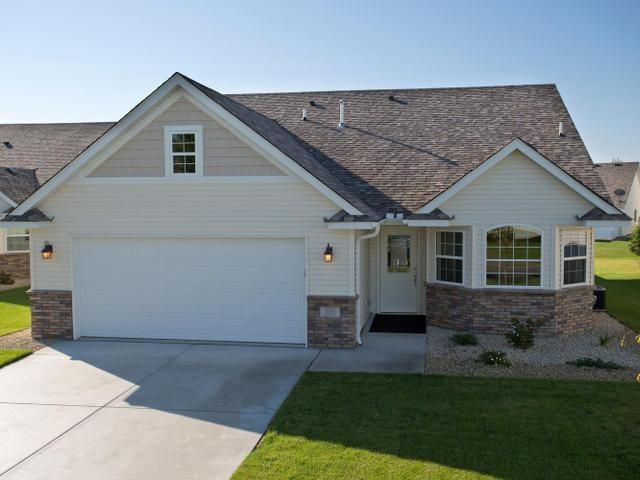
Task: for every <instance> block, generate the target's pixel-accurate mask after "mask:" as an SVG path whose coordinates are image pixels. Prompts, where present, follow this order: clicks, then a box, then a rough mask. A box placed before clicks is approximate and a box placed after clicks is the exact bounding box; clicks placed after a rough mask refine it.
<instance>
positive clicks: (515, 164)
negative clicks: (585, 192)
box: [440, 150, 593, 224]
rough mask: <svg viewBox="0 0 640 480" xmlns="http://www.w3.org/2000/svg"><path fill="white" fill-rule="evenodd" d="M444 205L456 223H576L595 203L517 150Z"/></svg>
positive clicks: (445, 210)
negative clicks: (577, 217) (577, 216)
mask: <svg viewBox="0 0 640 480" xmlns="http://www.w3.org/2000/svg"><path fill="white" fill-rule="evenodd" d="M440 208H441V209H442V210H443V211H444V212H445V213H447V214H448V215H455V222H456V223H464V222H470V221H473V222H475V223H502V222H517V223H538V224H545V223H548V224H558V223H560V224H573V223H576V215H583V214H584V213H586V212H587V211H589V210H590V209H591V208H593V205H592V204H591V203H590V202H588V201H587V200H586V199H585V198H584V197H582V196H581V195H579V194H578V193H577V192H575V191H574V190H573V189H571V188H569V187H568V186H567V185H566V184H564V183H563V182H561V181H560V180H559V179H557V178H556V177H555V176H553V175H551V174H550V173H549V172H547V171H545V170H544V169H543V168H542V167H540V166H539V165H538V164H537V163H535V162H534V161H533V160H531V159H530V158H529V157H527V156H526V155H525V154H524V153H522V152H520V151H518V150H516V151H514V152H512V153H510V154H509V155H508V156H507V157H506V158H504V159H503V160H502V161H500V162H499V163H497V164H496V165H495V166H493V167H492V168H491V169H489V170H488V171H486V172H484V173H483V174H482V175H481V176H480V177H478V178H477V179H476V180H474V181H473V182H471V183H470V184H469V185H467V186H466V187H465V188H463V189H462V190H460V191H459V192H458V193H456V194H455V195H454V196H453V197H451V198H450V199H448V200H447V201H446V202H444V203H443V204H442V206H441V207H440Z"/></svg>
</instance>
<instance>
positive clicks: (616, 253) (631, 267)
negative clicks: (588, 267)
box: [595, 241, 640, 332]
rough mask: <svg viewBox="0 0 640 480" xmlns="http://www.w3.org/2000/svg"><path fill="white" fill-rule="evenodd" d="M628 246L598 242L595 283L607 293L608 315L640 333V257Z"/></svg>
mask: <svg viewBox="0 0 640 480" xmlns="http://www.w3.org/2000/svg"><path fill="white" fill-rule="evenodd" d="M628 245H629V242H622V241H616V242H596V272H595V273H596V283H598V284H600V285H603V286H604V287H605V288H606V289H607V311H608V312H609V314H610V315H611V316H613V317H615V318H616V319H617V320H618V321H620V322H622V323H624V324H625V325H627V326H628V327H630V328H632V329H633V330H635V331H636V332H640V294H639V292H640V257H637V256H635V255H633V254H632V253H631V252H630V251H629V247H628Z"/></svg>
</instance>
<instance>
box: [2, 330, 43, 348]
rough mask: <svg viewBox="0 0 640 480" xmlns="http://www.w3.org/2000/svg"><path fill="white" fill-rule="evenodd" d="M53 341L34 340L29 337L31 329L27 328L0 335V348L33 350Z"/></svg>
mask: <svg viewBox="0 0 640 480" xmlns="http://www.w3.org/2000/svg"><path fill="white" fill-rule="evenodd" d="M53 342H54V340H34V339H33V338H31V329H30V328H27V329H25V330H20V331H19V332H14V333H10V334H9V335H3V336H2V337H0V350H8V349H24V350H33V351H35V350H40V349H41V348H44V347H46V346H47V345H51V344H52V343H53Z"/></svg>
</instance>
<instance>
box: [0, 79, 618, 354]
mask: <svg viewBox="0 0 640 480" xmlns="http://www.w3.org/2000/svg"><path fill="white" fill-rule="evenodd" d="M560 123H561V124H562V127H561V128H560V130H561V131H560V132H559V125H560ZM79 128H80V127H79ZM61 144H62V145H64V141H61V142H56V146H55V147H54V150H55V148H63V146H62V145H61ZM89 144H90V145H89ZM87 146H88V147H87V148H86V149H85V150H83V151H82V153H80V154H79V155H78V156H77V157H76V158H75V159H74V160H73V161H72V162H71V163H69V164H68V165H67V166H66V167H65V168H63V169H62V170H60V171H59V172H58V173H57V174H56V175H54V176H53V177H52V178H50V179H49V180H48V181H47V182H46V183H44V184H42V185H41V186H40V188H39V189H38V190H36V191H35V192H34V193H32V194H31V195H30V196H29V197H28V198H26V199H25V200H24V201H22V202H21V203H20V204H19V205H18V206H17V207H15V208H14V209H13V210H12V211H11V212H9V214H8V215H7V216H6V217H5V219H4V221H3V222H2V224H3V225H5V226H6V227H12V228H28V229H30V231H31V250H32V253H33V265H32V288H33V291H32V293H31V302H32V310H33V332H34V335H35V336H58V337H66V338H72V337H73V338H78V337H126V338H155V339H189V340H213V341H240V342H271V343H287V344H301V345H308V346H319V347H352V346H355V345H356V344H357V342H358V341H359V335H360V330H361V329H362V328H363V326H364V324H365V322H366V321H367V319H368V318H369V316H370V315H371V314H373V313H377V312H386V313H404V314H406V313H422V314H426V316H427V319H428V321H429V322H430V323H432V324H435V325H442V326H447V327H451V328H456V329H465V330H469V331H474V332H504V331H506V330H508V329H509V326H510V322H511V319H512V317H520V318H536V319H542V320H545V324H544V327H543V329H544V331H545V332H546V333H564V332H573V331H578V330H581V329H583V328H586V327H588V326H589V325H590V323H591V319H592V315H591V307H592V290H593V227H596V226H602V225H612V226H625V225H627V223H628V221H629V218H628V217H627V216H626V215H625V214H624V213H622V212H621V211H620V210H619V209H618V208H617V207H616V206H614V205H612V204H611V203H610V201H609V196H608V194H607V191H606V189H605V188H604V185H603V184H602V180H601V179H600V176H599V175H598V171H597V169H596V167H594V165H593V163H592V161H591V158H590V157H589V154H588V153H587V150H586V148H585V146H584V144H583V142H582V140H581V139H580V136H579V134H578V132H577V131H576V128H575V126H574V124H573V122H572V120H571V117H570V116H569V113H568V112H567V110H566V108H565V106H564V104H563V102H562V99H561V98H560V94H559V93H558V91H557V89H556V87H555V86H554V85H530V86H510V87H487V88H450V89H415V90H370V91H337V92H301V93H274V94H247V95H222V94H220V93H218V92H216V91H214V90H211V89H210V88H207V87H205V86H203V85H201V84H199V83H197V82H195V81H193V80H191V79H189V78H187V77H185V76H183V75H181V74H178V73H176V74H174V75H173V76H172V77H170V78H169V80H167V81H166V82H164V83H163V84H162V85H161V86H160V87H159V88H158V89H157V90H155V91H154V92H153V93H151V94H150V95H149V96H148V97H147V98H145V99H144V100H143V101H142V102H141V103H139V104H138V105H137V106H136V107H135V108H134V109H133V110H131V112H129V113H128V114H127V115H126V116H125V117H123V118H122V119H121V120H120V121H119V122H117V123H116V124H115V125H114V126H113V127H112V128H110V129H109V130H107V131H106V132H105V133H104V134H103V135H102V136H101V137H100V138H98V140H96V141H95V142H93V143H91V142H90V141H89V142H87ZM41 250H42V255H41V254H40V251H41Z"/></svg>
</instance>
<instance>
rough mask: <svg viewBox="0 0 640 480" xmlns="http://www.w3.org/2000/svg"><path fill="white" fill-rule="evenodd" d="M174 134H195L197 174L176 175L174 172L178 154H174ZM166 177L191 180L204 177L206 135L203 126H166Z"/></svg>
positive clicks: (184, 153) (186, 153) (185, 153)
mask: <svg viewBox="0 0 640 480" xmlns="http://www.w3.org/2000/svg"><path fill="white" fill-rule="evenodd" d="M174 133H193V134H194V136H195V143H196V144H195V150H196V151H195V152H194V154H193V155H194V156H195V157H196V171H195V173H174V172H173V157H174V156H176V153H174V152H173V142H172V135H173V134H174ZM183 155H185V156H187V155H189V153H188V152H183ZM164 175H165V177H174V178H175V177H180V178H189V179H192V178H194V177H202V176H203V175H204V135H203V129H202V125H166V126H165V127H164Z"/></svg>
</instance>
